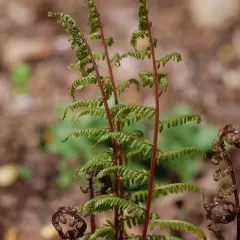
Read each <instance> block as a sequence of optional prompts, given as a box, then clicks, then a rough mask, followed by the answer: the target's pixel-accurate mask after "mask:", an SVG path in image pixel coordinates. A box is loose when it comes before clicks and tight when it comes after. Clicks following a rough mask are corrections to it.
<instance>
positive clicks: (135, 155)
mask: <svg viewBox="0 0 240 240" xmlns="http://www.w3.org/2000/svg"><path fill="white" fill-rule="evenodd" d="M134 158H136V159H141V158H142V159H143V158H144V156H143V153H142V151H139V150H134V151H130V152H128V153H127V155H126V159H127V161H132V162H133V161H134Z"/></svg>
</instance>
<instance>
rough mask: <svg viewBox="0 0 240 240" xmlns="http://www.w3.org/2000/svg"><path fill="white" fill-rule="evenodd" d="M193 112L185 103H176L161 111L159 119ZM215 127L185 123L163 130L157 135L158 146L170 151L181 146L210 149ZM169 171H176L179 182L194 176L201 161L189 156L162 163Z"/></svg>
mask: <svg viewBox="0 0 240 240" xmlns="http://www.w3.org/2000/svg"><path fill="white" fill-rule="evenodd" d="M190 113H193V112H192V111H191V108H190V107H189V105H187V104H177V105H175V106H174V107H173V108H172V109H170V110H169V111H167V112H165V113H161V120H166V119H169V118H173V117H176V116H178V115H184V114H190ZM216 134H217V128H216V127H214V126H212V125H209V124H206V123H200V124H196V123H187V124H185V125H179V126H177V127H172V128H169V129H165V130H163V132H162V133H161V134H160V135H159V142H158V145H159V148H160V149H161V150H163V151H170V150H174V149H178V148H182V147H192V146H194V147H197V148H200V149H202V150H203V151H205V152H209V151H211V144H212V141H213V139H214V138H215V137H216ZM163 164H164V165H166V167H167V169H168V170H169V171H172V172H175V173H177V175H178V176H179V178H180V179H181V182H185V181H187V180H189V179H192V178H193V177H194V176H196V174H197V172H198V170H199V168H200V165H201V161H199V160H197V159H194V158H193V157H191V156H188V157H184V158H182V159H178V160H177V161H168V162H167V163H163Z"/></svg>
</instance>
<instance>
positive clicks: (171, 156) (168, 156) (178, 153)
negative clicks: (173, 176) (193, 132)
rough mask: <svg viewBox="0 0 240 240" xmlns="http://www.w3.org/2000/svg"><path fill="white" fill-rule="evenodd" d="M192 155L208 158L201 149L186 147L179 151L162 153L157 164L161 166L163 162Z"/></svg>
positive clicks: (158, 156) (159, 154)
mask: <svg viewBox="0 0 240 240" xmlns="http://www.w3.org/2000/svg"><path fill="white" fill-rule="evenodd" d="M190 154H196V155H199V156H202V157H204V158H205V157H206V155H205V153H204V151H202V150H201V149H199V148H193V147H186V148H180V149H177V150H172V151H169V152H162V153H158V155H157V164H160V163H161V162H162V161H167V160H170V159H172V160H174V159H177V158H180V157H184V156H187V155H190Z"/></svg>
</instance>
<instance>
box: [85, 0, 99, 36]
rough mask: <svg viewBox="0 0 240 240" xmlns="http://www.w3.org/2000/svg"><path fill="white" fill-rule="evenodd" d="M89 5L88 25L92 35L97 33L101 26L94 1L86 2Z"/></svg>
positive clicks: (87, 0)
mask: <svg viewBox="0 0 240 240" xmlns="http://www.w3.org/2000/svg"><path fill="white" fill-rule="evenodd" d="M86 3H87V8H88V12H89V14H88V24H89V26H90V29H91V30H90V33H95V32H97V30H98V29H99V24H98V18H97V16H98V12H97V9H96V6H95V4H94V1H92V0H86Z"/></svg>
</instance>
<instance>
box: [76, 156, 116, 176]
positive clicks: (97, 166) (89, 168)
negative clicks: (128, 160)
mask: <svg viewBox="0 0 240 240" xmlns="http://www.w3.org/2000/svg"><path fill="white" fill-rule="evenodd" d="M111 166H113V162H112V160H111V159H109V160H102V161H100V162H97V161H89V162H87V164H85V165H84V166H83V167H82V168H78V169H77V170H76V172H75V174H74V177H77V176H80V175H86V174H88V173H90V172H93V171H100V170H102V169H104V168H109V167H111Z"/></svg>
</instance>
